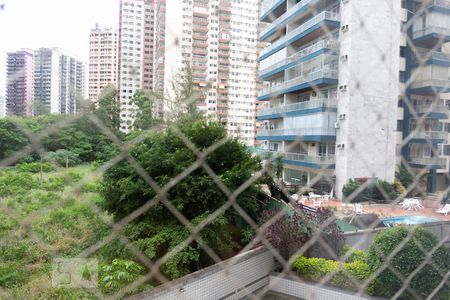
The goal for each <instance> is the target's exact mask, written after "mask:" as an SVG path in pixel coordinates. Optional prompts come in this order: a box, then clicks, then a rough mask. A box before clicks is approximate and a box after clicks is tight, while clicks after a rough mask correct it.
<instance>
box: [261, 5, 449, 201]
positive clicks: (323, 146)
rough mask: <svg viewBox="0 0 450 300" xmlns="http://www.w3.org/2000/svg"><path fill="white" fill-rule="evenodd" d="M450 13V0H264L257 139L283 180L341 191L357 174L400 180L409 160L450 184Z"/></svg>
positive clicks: (435, 181)
mask: <svg viewBox="0 0 450 300" xmlns="http://www.w3.org/2000/svg"><path fill="white" fill-rule="evenodd" d="M424 5H425V9H424ZM449 15H450V5H449V4H448V1H417V0H406V1H400V0H394V1H378V0H351V1H339V0H302V1H291V0H279V1H274V0H264V1H263V2H262V9H261V12H260V21H262V22H267V23H269V24H268V26H267V27H266V28H265V29H264V30H263V31H262V32H261V33H260V39H261V40H262V41H264V42H269V43H270V44H269V45H268V46H267V47H266V48H265V49H264V50H263V51H262V52H261V53H260V56H259V60H260V79H261V80H263V81H266V82H267V83H266V84H267V88H266V89H264V90H263V91H261V92H260V94H259V97H258V99H259V100H262V101H268V102H269V105H270V108H269V109H266V110H263V111H260V112H258V117H257V118H258V120H259V121H264V122H265V129H263V130H261V131H259V132H258V134H257V139H258V140H262V141H264V143H265V147H266V149H268V150H270V151H274V152H279V154H280V155H281V156H282V157H283V162H284V172H283V173H284V174H283V179H284V181H285V182H288V183H291V184H307V185H314V184H326V185H328V186H329V188H330V189H331V188H334V191H335V192H336V194H337V196H338V197H341V196H342V193H341V191H342V187H343V185H344V184H345V183H346V182H348V180H349V179H352V178H362V177H368V178H373V177H377V178H380V179H384V180H388V181H391V182H392V181H393V179H394V174H395V170H396V166H398V165H401V164H404V165H406V166H408V167H410V168H412V170H416V171H417V172H419V171H420V170H421V169H423V168H430V170H429V174H428V192H434V191H436V188H437V187H438V185H441V187H443V186H445V184H447V186H448V181H446V179H445V178H447V176H444V175H445V174H448V172H449V166H448V159H447V158H446V157H445V156H440V155H442V154H444V155H448V154H449V151H450V149H449V147H448V146H446V145H445V144H448V132H447V131H448V129H449V127H450V125H448V124H449V121H448V115H449V112H448V107H445V105H444V104H445V95H444V94H441V93H444V92H448V91H449V90H450V89H449V86H450V81H449V70H450V69H449V66H450V59H449V56H448V55H446V54H445V53H444V52H442V51H443V47H442V45H443V43H445V42H450V22H448V21H449V20H450V18H449ZM406 29H407V30H406ZM407 41H408V42H407ZM444 129H446V130H447V131H444ZM439 174H441V176H439Z"/></svg>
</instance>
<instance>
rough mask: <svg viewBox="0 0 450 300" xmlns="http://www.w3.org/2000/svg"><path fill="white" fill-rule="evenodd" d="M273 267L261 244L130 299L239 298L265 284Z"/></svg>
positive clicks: (269, 255) (267, 253)
mask: <svg viewBox="0 0 450 300" xmlns="http://www.w3.org/2000/svg"><path fill="white" fill-rule="evenodd" d="M274 268H275V260H274V258H273V256H272V254H271V253H270V252H269V251H267V250H266V249H265V248H264V247H261V248H257V249H254V250H251V251H249V252H246V253H244V254H241V255H239V256H236V257H234V258H232V259H229V260H226V261H224V262H222V263H219V264H216V265H213V266H211V267H208V268H206V269H203V270H200V271H198V272H195V273H192V274H190V275H188V276H185V277H183V278H180V279H178V280H174V281H172V282H171V283H170V284H171V288H170V289H167V288H166V287H165V286H160V287H157V288H155V289H153V290H151V291H149V292H144V293H142V294H139V295H136V296H134V297H131V298H129V299H130V300H149V299H158V300H163V299H164V300H165V299H174V300H175V299H192V300H197V299H241V298H243V297H244V296H246V295H249V294H251V293H253V292H255V291H257V290H259V289H261V288H263V287H264V286H267V285H268V283H269V274H270V273H271V272H272V271H273V270H274ZM224 269H226V270H224Z"/></svg>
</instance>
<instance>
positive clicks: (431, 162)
mask: <svg viewBox="0 0 450 300" xmlns="http://www.w3.org/2000/svg"><path fill="white" fill-rule="evenodd" d="M408 163H409V165H410V166H411V167H413V168H420V169H422V168H430V169H445V168H447V159H446V158H442V157H409V158H408Z"/></svg>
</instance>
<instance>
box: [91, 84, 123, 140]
mask: <svg viewBox="0 0 450 300" xmlns="http://www.w3.org/2000/svg"><path fill="white" fill-rule="evenodd" d="M94 114H95V115H96V116H97V117H98V118H99V119H100V120H101V121H102V122H103V124H104V125H105V126H106V127H108V128H110V129H112V130H113V131H119V129H120V103H119V101H118V100H117V90H116V87H115V86H113V85H108V86H106V87H105V88H104V89H103V90H102V92H101V93H100V96H99V98H98V101H97V104H96V105H95V106H94Z"/></svg>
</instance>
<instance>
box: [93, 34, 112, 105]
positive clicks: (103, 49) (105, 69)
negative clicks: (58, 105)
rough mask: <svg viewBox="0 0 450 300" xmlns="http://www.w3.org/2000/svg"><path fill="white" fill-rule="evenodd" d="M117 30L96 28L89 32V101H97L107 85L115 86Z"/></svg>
mask: <svg viewBox="0 0 450 300" xmlns="http://www.w3.org/2000/svg"><path fill="white" fill-rule="evenodd" d="M117 47H118V39H117V30H115V29H112V28H99V27H98V26H96V28H94V29H92V30H91V34H90V42H89V99H91V100H92V101H94V102H95V101H97V100H98V97H99V95H100V93H101V91H102V90H103V88H105V86H107V85H114V86H116V85H117V67H118V66H117V61H118V53H117V50H118V49H117Z"/></svg>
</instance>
